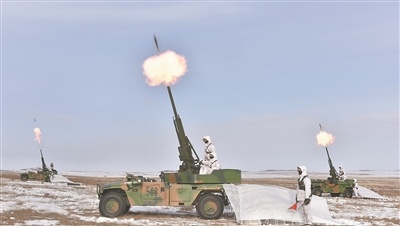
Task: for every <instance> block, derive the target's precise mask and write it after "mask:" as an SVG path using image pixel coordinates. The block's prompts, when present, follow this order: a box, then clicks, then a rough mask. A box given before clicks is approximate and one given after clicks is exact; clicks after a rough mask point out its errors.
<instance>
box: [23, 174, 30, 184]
mask: <svg viewBox="0 0 400 226" xmlns="http://www.w3.org/2000/svg"><path fill="white" fill-rule="evenodd" d="M28 179H29V176H28V174H22V175H21V180H22V181H24V182H25V181H28Z"/></svg>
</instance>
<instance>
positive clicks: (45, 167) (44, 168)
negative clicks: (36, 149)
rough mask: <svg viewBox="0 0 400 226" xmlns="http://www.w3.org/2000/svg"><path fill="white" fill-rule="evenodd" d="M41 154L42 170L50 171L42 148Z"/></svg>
mask: <svg viewBox="0 0 400 226" xmlns="http://www.w3.org/2000/svg"><path fill="white" fill-rule="evenodd" d="M40 156H41V158H42V170H43V171H48V170H49V169H47V166H46V163H45V162H44V158H43V153H42V149H40Z"/></svg>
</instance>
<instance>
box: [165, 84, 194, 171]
mask: <svg viewBox="0 0 400 226" xmlns="http://www.w3.org/2000/svg"><path fill="white" fill-rule="evenodd" d="M167 89H168V94H169V99H170V100H171V105H172V109H173V111H174V126H175V131H176V135H177V136H178V141H179V147H178V151H179V159H180V160H181V161H182V164H181V165H180V166H179V172H188V173H194V174H198V173H199V170H200V165H199V164H198V162H199V156H198V155H197V153H196V151H195V150H194V148H193V146H192V144H191V143H190V140H189V138H188V137H187V136H186V134H185V130H184V129H183V124H182V120H181V118H180V117H179V115H178V112H177V111H176V107H175V102H174V98H173V96H172V91H171V87H169V86H168V87H167ZM192 151H193V152H192ZM192 153H194V154H195V155H196V158H194V157H193V154H192Z"/></svg>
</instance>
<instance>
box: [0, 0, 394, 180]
mask: <svg viewBox="0 0 400 226" xmlns="http://www.w3.org/2000/svg"><path fill="white" fill-rule="evenodd" d="M153 34H156V35H157V38H158V43H159V46H160V50H161V51H166V50H173V51H175V52H176V53H178V54H180V55H182V56H184V57H185V58H186V60H187V66H188V72H187V73H186V74H185V75H184V76H183V77H181V78H180V79H179V81H178V82H177V83H176V84H175V85H173V86H172V92H173V96H174V99H175V104H176V107H177V110H178V113H179V115H180V117H181V118H182V120H183V124H184V128H185V131H186V135H187V136H188V137H189V139H190V141H191V142H192V144H193V146H194V148H195V150H196V152H197V153H198V154H199V156H200V157H202V156H203V152H204V145H203V143H202V141H201V139H202V137H203V136H205V135H209V136H211V138H212V140H213V143H214V144H215V146H216V150H217V153H218V157H219V159H220V163H221V165H222V168H231V169H241V170H244V171H259V170H267V169H275V170H295V168H296V166H297V165H306V166H307V167H308V168H309V171H320V172H325V171H326V172H327V173H328V172H329V168H328V162H327V155H326V152H325V149H324V148H323V147H321V146H318V145H317V143H316V135H317V133H318V132H319V123H321V124H322V126H323V128H324V130H326V131H327V132H329V133H332V134H333V135H334V136H335V142H334V143H333V144H332V145H331V146H329V147H328V149H329V153H330V155H331V158H332V161H333V164H334V165H335V166H336V167H338V166H339V165H342V166H343V167H344V168H345V169H347V170H360V169H361V170H366V169H369V170H396V169H397V170H398V169H399V3H398V1H383V2H378V1H374V2H362V1H349V2H343V1H338V2H335V1H281V2H276V1H265V2H261V1H260V2H252V3H251V2H221V1H219V2H212V1H210V2H207V3H200V2H165V3H161V2H150V1H149V2H135V1H121V2H116V1H110V2H107V1H101V2H96V1H29V0H28V1H4V0H3V1H2V2H1V56H2V58H1V64H2V65H1V76H2V77H1V79H2V84H1V139H2V140H1V169H7V170H18V169H24V168H29V167H38V166H41V162H40V152H39V150H40V149H42V150H43V154H44V157H45V160H46V162H47V164H50V163H51V162H53V163H54V164H55V168H56V169H58V170H59V171H60V172H62V171H71V170H85V171H87V170H89V171H128V172H129V171H132V172H134V171H162V170H177V169H178V168H179V165H180V161H179V157H178V149H177V147H178V146H179V143H178V139H177V137H176V133H175V129H174V125H173V121H172V119H173V118H172V117H173V111H172V107H171V104H170V100H169V97H168V92H167V89H166V87H165V86H164V85H160V86H155V87H151V86H149V85H147V83H146V82H145V77H144V75H143V69H142V64H143V62H144V61H145V60H146V59H147V58H148V57H150V56H153V55H155V54H156V53H157V49H156V47H155V45H154V41H153ZM35 121H36V122H35ZM35 127H38V128H40V130H41V132H42V142H41V144H38V142H36V141H35V140H34V139H35V135H34V132H33V129H34V128H35Z"/></svg>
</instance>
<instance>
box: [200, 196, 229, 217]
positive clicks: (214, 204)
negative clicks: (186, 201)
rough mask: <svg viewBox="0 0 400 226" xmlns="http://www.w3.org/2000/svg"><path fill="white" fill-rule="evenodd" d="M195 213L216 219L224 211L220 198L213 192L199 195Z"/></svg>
mask: <svg viewBox="0 0 400 226" xmlns="http://www.w3.org/2000/svg"><path fill="white" fill-rule="evenodd" d="M196 210H197V213H198V214H199V215H200V217H201V218H204V219H218V218H219V217H221V215H222V212H223V211H224V205H223V204H222V200H221V198H219V197H218V196H216V195H213V194H205V195H203V196H201V197H200V199H199V202H198V203H197V205H196Z"/></svg>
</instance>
